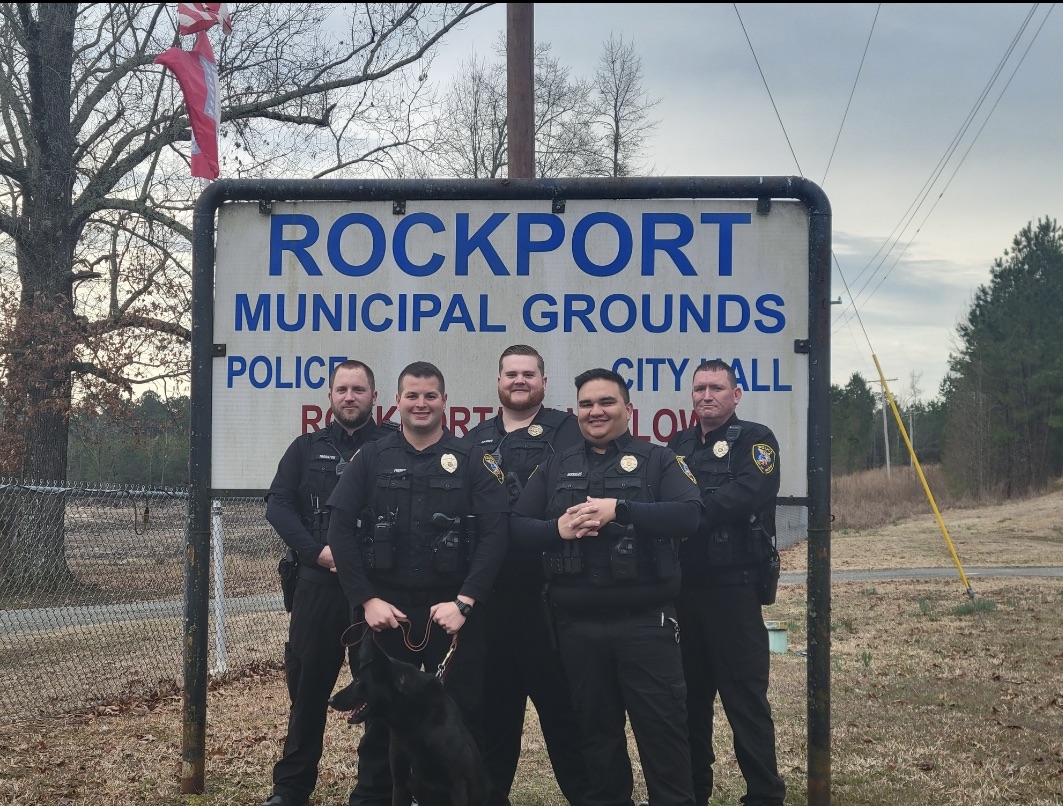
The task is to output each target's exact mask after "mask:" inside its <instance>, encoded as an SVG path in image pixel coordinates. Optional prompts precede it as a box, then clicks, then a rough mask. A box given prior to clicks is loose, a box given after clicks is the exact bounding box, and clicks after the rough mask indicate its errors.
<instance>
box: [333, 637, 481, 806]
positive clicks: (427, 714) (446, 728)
mask: <svg viewBox="0 0 1063 806" xmlns="http://www.w3.org/2000/svg"><path fill="white" fill-rule="evenodd" d="M365 644H368V646H365V645H364V644H363V647H362V650H363V651H361V652H359V669H358V674H357V677H356V678H355V681H354V682H353V683H351V685H349V686H347V687H346V688H344V689H341V690H340V691H337V692H336V693H335V694H333V695H332V697H331V699H329V705H331V706H332V707H333V708H335V709H336V710H337V711H349V712H351V713H350V716H349V717H348V722H352V723H355V724H357V723H360V722H364V721H365V720H366V719H379V720H380V721H381V722H382V723H383V724H385V725H387V726H388V728H389V729H390V731H391V746H390V761H391V777H392V781H393V785H392V794H391V803H392V806H410V800H411V798H413V797H415V798H416V799H417V803H418V804H419V805H420V806H483V804H484V803H486V802H487V796H488V794H489V791H490V784H489V782H488V777H487V770H486V768H485V767H484V763H483V759H482V758H481V756H480V751H479V749H477V747H476V743H475V741H474V740H473V738H472V734H470V733H469V731H468V729H467V728H466V727H465V724H464V722H462V719H461V714H460V713H459V712H458V706H457V705H456V704H455V703H454V700H453V699H452V698H451V696H450V695H449V694H447V692H446V691H444V690H443V683H442V681H441V680H440V679H439V678H437V677H436V676H435V675H433V674H429V673H428V672H422V671H421V670H420V669H418V668H417V667H415V666H412V665H410V664H409V663H403V662H402V661H399V660H395V659H394V658H391V657H390V656H389V655H388V654H387V653H385V652H384V650H382V649H381V648H380V647H378V646H377V645H376V642H375V641H373V640H371V638H370V637H366V639H365Z"/></svg>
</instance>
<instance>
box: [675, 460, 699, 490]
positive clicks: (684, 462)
mask: <svg viewBox="0 0 1063 806" xmlns="http://www.w3.org/2000/svg"><path fill="white" fill-rule="evenodd" d="M675 460H676V461H677V462H679V469H680V470H682V471H683V475H684V476H686V477H687V478H688V479H690V480H691V481H692V482H694V483H695V484H697V483H698V480H697V479H696V478H694V474H693V473H691V472H690V467H689V466H688V465H687V458H686V457H685V456H677V457H675Z"/></svg>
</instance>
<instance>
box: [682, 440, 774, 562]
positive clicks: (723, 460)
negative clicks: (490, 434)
mask: <svg viewBox="0 0 1063 806" xmlns="http://www.w3.org/2000/svg"><path fill="white" fill-rule="evenodd" d="M741 434H742V426H740V425H730V426H728V427H727V431H726V432H725V434H724V439H723V440H722V441H724V442H726V443H727V453H725V454H724V455H723V456H716V454H715V453H713V450H712V448H713V446H711V445H705V446H702V445H701V444H700V440H699V438H698V436H697V433H696V429H693V428H688V429H687V430H686V431H684V432H683V433H682V435H681V436H680V438H679V440H678V441H677V442H676V443H675V445H674V446H673V450H674V451H675V452H676V454H677V455H679V456H682V457H684V458H685V461H686V463H687V467H689V468H690V470H691V472H692V473H693V474H694V476H695V477H697V480H698V489H699V490H701V495H702V498H705V497H706V496H708V495H711V494H712V493H714V492H715V491H716V490H717V489H718V488H719V487H721V486H723V485H724V484H725V483H727V482H729V481H733V480H734V473H732V472H731V460H732V458H733V457H734V455H735V442H736V441H737V440H738V438H739V437H740V436H741ZM715 444H716V443H713V445H715ZM757 518H758V520H759V522H760V524H761V525H762V526H763V527H764V528H765V529H767V530H769V533H770V534H771V535H774V534H775V506H774V504H771V505H769V506H767V507H765V508H764V510H762V511H761V512H758V513H757ZM683 551H684V556H686V554H687V553H694V554H697V555H699V559H704V560H707V562H708V564H709V565H711V566H713V567H724V566H739V567H745V566H754V565H759V564H760V563H761V562H763V561H764V560H766V559H767V558H768V556H769V555H770V554H771V544H770V543H769V542H768V540H766V539H765V538H764V537H763V536H762V535H761V534H759V533H756V534H755V533H754V531H753V529H752V526H751V524H750V523H749V522H737V523H725V524H717V525H715V526H713V528H712V529H710V530H709V531H708V534H705V533H704V532H702V534H700V535H699V537H698V539H697V540H688V541H687V544H685V545H684V546H683Z"/></svg>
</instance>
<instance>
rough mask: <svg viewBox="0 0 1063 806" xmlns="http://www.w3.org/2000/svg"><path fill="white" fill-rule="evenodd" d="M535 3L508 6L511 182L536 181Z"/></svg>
mask: <svg viewBox="0 0 1063 806" xmlns="http://www.w3.org/2000/svg"><path fill="white" fill-rule="evenodd" d="M534 8H535V4H534V3H506V80H507V81H506V134H507V137H508V140H509V166H508V175H509V178H510V179H534V178H535V123H534V121H535V20H534Z"/></svg>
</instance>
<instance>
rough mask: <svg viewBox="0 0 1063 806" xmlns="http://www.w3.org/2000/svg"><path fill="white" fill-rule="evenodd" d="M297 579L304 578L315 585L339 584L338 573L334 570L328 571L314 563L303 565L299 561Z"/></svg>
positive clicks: (337, 585) (331, 585) (334, 585)
mask: <svg viewBox="0 0 1063 806" xmlns="http://www.w3.org/2000/svg"><path fill="white" fill-rule="evenodd" d="M299 579H305V580H306V581H307V582H313V583H314V584H315V585H328V586H329V587H336V588H338V587H339V586H340V578H339V575H338V574H337V573H336V572H335V571H329V570H328V569H327V568H322V567H321V566H320V565H318V564H317V563H315V564H314V565H305V564H303V563H299Z"/></svg>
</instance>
